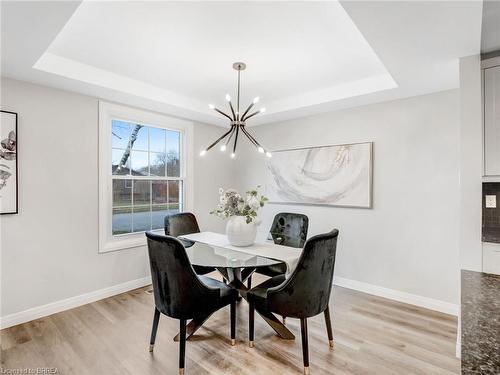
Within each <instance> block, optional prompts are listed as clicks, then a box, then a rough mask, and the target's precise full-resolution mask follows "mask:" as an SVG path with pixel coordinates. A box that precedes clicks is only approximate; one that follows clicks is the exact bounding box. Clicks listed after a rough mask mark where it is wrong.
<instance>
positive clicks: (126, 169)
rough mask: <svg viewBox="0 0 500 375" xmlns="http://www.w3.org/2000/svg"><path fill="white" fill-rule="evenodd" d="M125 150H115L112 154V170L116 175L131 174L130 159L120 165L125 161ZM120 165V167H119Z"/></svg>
mask: <svg viewBox="0 0 500 375" xmlns="http://www.w3.org/2000/svg"><path fill="white" fill-rule="evenodd" d="M124 152H125V150H115V149H113V151H112V153H111V170H112V172H113V174H115V175H126V174H130V157H127V158H126V161H125V163H124V164H120V163H121V162H122V159H123V155H124ZM119 165H120V167H118V166H119Z"/></svg>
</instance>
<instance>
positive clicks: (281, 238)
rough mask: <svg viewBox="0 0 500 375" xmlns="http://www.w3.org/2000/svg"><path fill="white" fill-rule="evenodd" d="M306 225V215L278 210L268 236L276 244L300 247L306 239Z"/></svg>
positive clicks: (307, 223) (307, 221) (307, 224)
mask: <svg viewBox="0 0 500 375" xmlns="http://www.w3.org/2000/svg"><path fill="white" fill-rule="evenodd" d="M308 227H309V219H308V217H307V216H306V215H302V214H295V213H289V212H280V213H279V214H276V216H275V217H274V220H273V224H272V226H271V230H270V231H269V237H270V238H272V240H273V241H274V243H276V244H278V245H283V246H291V247H298V248H302V247H304V243H305V242H306V239H307V229H308Z"/></svg>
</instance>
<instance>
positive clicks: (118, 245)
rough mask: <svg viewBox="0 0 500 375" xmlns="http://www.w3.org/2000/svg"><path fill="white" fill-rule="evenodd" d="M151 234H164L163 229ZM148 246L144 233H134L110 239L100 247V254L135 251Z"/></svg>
mask: <svg viewBox="0 0 500 375" xmlns="http://www.w3.org/2000/svg"><path fill="white" fill-rule="evenodd" d="M151 232H153V233H157V234H163V233H164V231H163V229H156V230H152V231H151ZM145 246H146V235H145V234H144V233H134V234H129V235H121V236H115V237H112V238H110V239H109V240H108V241H106V242H105V243H104V244H101V246H100V247H99V253H100V254H102V253H109V252H112V251H118V250H125V249H133V248H138V247H145Z"/></svg>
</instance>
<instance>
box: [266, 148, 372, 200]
mask: <svg viewBox="0 0 500 375" xmlns="http://www.w3.org/2000/svg"><path fill="white" fill-rule="evenodd" d="M372 148H373V143H372V142H365V143H353V144H342V145H334V146H320V147H308V148H298V149H291V150H281V151H274V152H273V157H272V158H270V159H268V161H267V172H266V173H267V176H266V195H267V196H268V197H269V201H270V202H271V203H295V204H321V205H331V206H345V207H360V208H371V207H372Z"/></svg>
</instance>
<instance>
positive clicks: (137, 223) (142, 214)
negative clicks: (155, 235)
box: [132, 205, 151, 232]
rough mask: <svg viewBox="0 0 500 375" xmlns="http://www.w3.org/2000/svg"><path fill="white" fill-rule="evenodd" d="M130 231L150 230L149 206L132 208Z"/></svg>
mask: <svg viewBox="0 0 500 375" xmlns="http://www.w3.org/2000/svg"><path fill="white" fill-rule="evenodd" d="M132 212H133V214H132V215H133V218H132V231H133V232H143V231H146V230H151V206H150V205H144V206H136V205H134V207H133V208H132Z"/></svg>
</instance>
